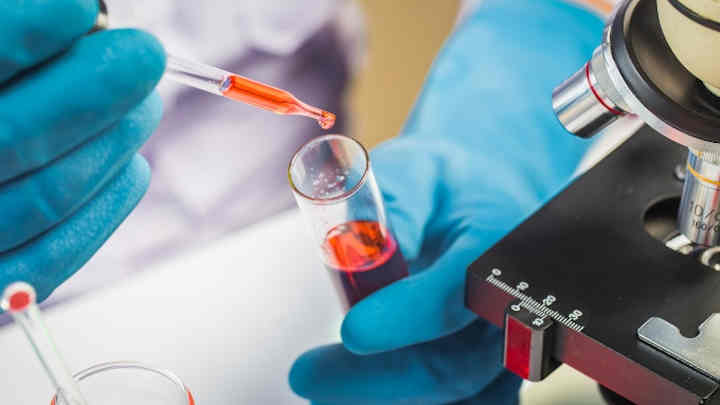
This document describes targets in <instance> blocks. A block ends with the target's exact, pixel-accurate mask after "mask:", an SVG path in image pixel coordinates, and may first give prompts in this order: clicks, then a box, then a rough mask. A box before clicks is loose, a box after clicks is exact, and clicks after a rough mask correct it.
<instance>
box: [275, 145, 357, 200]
mask: <svg viewBox="0 0 720 405" xmlns="http://www.w3.org/2000/svg"><path fill="white" fill-rule="evenodd" d="M329 139H342V140H347V141H350V142H352V143H354V144H355V145H357V146H359V147H360V150H362V152H363V156H364V158H365V168H364V169H363V174H362V177H360V180H358V182H357V183H356V184H355V185H354V186H353V187H352V188H351V189H350V190H348V191H345V192H344V193H342V194H339V195H336V196H334V197H329V198H322V197H311V196H309V195H307V194H305V193H303V192H302V191H300V189H299V188H298V187H297V186H296V185H295V182H294V181H293V176H292V168H293V166H294V164H295V162H296V161H297V159H298V158H299V157H300V154H301V152H302V151H303V150H304V149H305V148H307V147H309V146H312V145H313V144H316V143H320V142H324V141H327V140H329ZM368 173H370V154H368V151H367V149H366V148H365V146H364V145H363V144H362V143H360V142H359V141H358V140H357V139H355V138H353V137H351V136H347V135H342V134H325V135H320V136H318V137H315V138H312V139H311V140H309V141H307V142H305V143H304V144H302V146H300V147H299V148H298V150H297V151H295V153H294V154H293V157H292V159H291V160H290V164H289V165H288V180H289V181H290V187H291V188H292V190H293V192H295V193H297V194H298V195H299V196H301V197H302V198H304V199H306V200H310V201H312V202H314V203H316V204H333V203H336V202H340V201H344V200H347V199H348V198H350V197H352V196H353V194H355V193H356V192H357V191H358V190H359V189H360V188H361V187H362V186H363V184H365V182H366V181H367V177H368Z"/></svg>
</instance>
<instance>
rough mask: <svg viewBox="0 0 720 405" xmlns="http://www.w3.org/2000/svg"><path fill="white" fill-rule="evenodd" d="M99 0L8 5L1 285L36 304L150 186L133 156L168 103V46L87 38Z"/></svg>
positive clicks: (4, 11)
mask: <svg viewBox="0 0 720 405" xmlns="http://www.w3.org/2000/svg"><path fill="white" fill-rule="evenodd" d="M97 13H98V6H97V0H2V1H1V2H0V27H2V28H1V29H0V289H2V288H4V287H5V286H6V285H7V284H8V283H10V282H13V281H18V280H22V281H27V282H30V283H32V284H33V285H34V286H35V288H36V289H37V291H38V295H39V298H41V299H42V298H45V297H46V296H47V295H49V294H50V292H51V291H52V290H53V289H54V288H55V287H57V286H58V285H59V284H60V283H62V282H63V281H64V280H65V279H67V278H68V277H69V276H70V275H72V274H73V273H74V272H75V271H76V270H77V269H78V268H79V267H80V266H82V265H83V264H84V263H85V262H86V261H87V260H88V259H89V258H90V257H91V256H92V255H93V253H94V252H95V251H96V250H97V249H98V248H99V247H100V246H101V245H102V243H103V242H104V241H105V240H106V239H107V238H108V236H109V235H110V234H111V233H112V231H113V230H114V229H115V228H116V227H117V226H118V225H119V224H120V222H121V221H122V220H123V219H124V218H125V217H126V216H127V215H128V214H129V212H130V211H131V210H132V209H133V208H134V206H135V205H136V204H137V202H138V201H139V200H140V198H141V196H142V194H143V193H144V191H145V190H146V189H147V186H148V183H149V169H148V166H147V163H146V162H145V161H144V160H143V159H142V158H141V157H140V156H139V155H137V153H136V152H137V150H138V149H139V148H140V146H141V145H142V144H143V142H144V141H145V140H146V139H147V137H148V136H149V135H150V133H151V132H152V131H153V129H154V128H155V126H156V125H157V123H158V121H159V119H160V116H161V112H162V107H161V103H160V100H159V98H158V97H157V96H156V95H154V94H153V95H151V92H152V90H153V88H154V87H155V85H156V83H157V82H158V80H159V79H160V77H161V76H162V73H163V71H164V69H165V55H164V51H163V49H162V46H161V45H160V44H159V43H158V42H157V41H156V40H155V39H154V38H153V37H151V36H150V35H148V34H145V33H143V32H140V31H135V30H110V31H102V32H97V33H95V34H92V35H87V36H85V34H87V32H88V31H89V30H90V29H91V27H92V26H93V24H94V22H95V19H96V16H97Z"/></svg>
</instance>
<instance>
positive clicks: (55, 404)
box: [50, 361, 195, 405]
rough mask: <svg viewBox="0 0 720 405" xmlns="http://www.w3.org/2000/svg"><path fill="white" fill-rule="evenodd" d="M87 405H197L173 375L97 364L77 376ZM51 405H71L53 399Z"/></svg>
mask: <svg viewBox="0 0 720 405" xmlns="http://www.w3.org/2000/svg"><path fill="white" fill-rule="evenodd" d="M74 377H75V379H77V380H78V381H79V383H80V389H81V390H82V392H83V394H85V398H86V399H87V402H88V405H128V404H132V405H195V400H194V399H193V396H192V394H191V393H190V390H188V389H187V387H186V386H185V384H184V383H183V382H182V380H180V378H178V376H176V375H175V374H173V373H172V372H170V371H168V370H164V369H158V368H154V367H150V366H147V365H145V364H142V363H137V362H130V361H118V362H111V363H102V364H97V365H94V366H92V367H89V368H87V369H85V370H82V371H80V372H78V373H76V374H75V375H74ZM50 405H68V404H67V403H65V401H64V400H62V399H58V398H57V394H55V396H54V397H53V399H52V401H51V402H50Z"/></svg>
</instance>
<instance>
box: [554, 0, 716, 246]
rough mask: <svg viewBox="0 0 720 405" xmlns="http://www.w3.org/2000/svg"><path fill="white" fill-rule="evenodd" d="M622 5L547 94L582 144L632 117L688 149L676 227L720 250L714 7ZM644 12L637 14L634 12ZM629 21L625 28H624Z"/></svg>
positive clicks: (661, 1) (679, 2) (635, 0)
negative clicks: (574, 68) (579, 63)
mask: <svg viewBox="0 0 720 405" xmlns="http://www.w3.org/2000/svg"><path fill="white" fill-rule="evenodd" d="M644 3H645V2H644V1H639V0H627V1H625V2H624V3H623V4H621V5H620V6H619V7H618V8H617V10H616V11H615V13H614V14H613V15H612V17H611V18H610V20H609V22H608V24H607V27H606V29H605V32H604V35H603V39H602V43H601V44H600V46H598V48H597V49H596V50H595V52H594V54H593V56H592V58H591V59H590V61H589V62H588V63H587V64H586V65H585V66H584V67H583V68H581V69H580V70H579V71H578V72H577V73H576V74H575V75H573V76H572V77H571V78H570V79H568V80H567V81H566V82H564V83H563V84H561V85H560V86H559V87H558V88H557V89H556V90H555V91H554V93H553V96H552V100H553V108H554V110H555V113H556V115H557V117H558V119H559V120H560V122H561V123H562V125H563V126H564V127H565V128H566V129H567V130H568V131H569V132H571V133H573V134H575V135H577V136H580V137H583V138H587V137H591V136H593V135H595V134H596V133H598V132H600V131H601V130H602V129H604V128H605V127H607V126H608V125H609V124H611V123H613V122H614V121H616V120H618V119H620V118H622V117H624V116H627V115H634V116H637V117H638V118H639V119H641V120H642V121H644V122H645V123H646V124H647V125H648V126H650V127H651V128H653V129H654V130H655V131H656V132H658V133H660V134H661V135H664V136H665V137H667V138H669V139H671V140H673V141H674V142H677V143H679V144H682V145H685V146H687V147H688V148H689V157H688V161H687V167H686V171H687V173H686V176H685V185H684V189H683V194H682V199H681V205H680V211H679V213H678V228H679V230H680V232H681V233H682V234H683V235H684V236H685V237H687V238H688V239H689V241H690V242H692V243H696V244H699V245H704V246H715V245H718V244H720V107H719V105H720V2H719V1H717V0H657V1H656V2H655V3H656V7H647V6H645V4H644ZM641 5H642V6H643V7H639V6H641ZM631 22H632V23H631Z"/></svg>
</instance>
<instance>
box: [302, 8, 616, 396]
mask: <svg viewBox="0 0 720 405" xmlns="http://www.w3.org/2000/svg"><path fill="white" fill-rule="evenodd" d="M602 25H603V24H602V22H601V21H600V19H599V18H597V17H595V16H593V15H591V14H590V13H588V12H586V11H583V10H581V9H579V8H577V7H575V6H571V5H568V4H565V3H563V2H561V1H558V0H512V1H501V0H486V1H484V2H482V3H481V5H480V6H479V8H478V9H477V10H476V11H475V12H474V13H473V14H472V15H471V16H469V17H468V18H467V19H466V20H465V21H464V22H463V23H462V25H461V26H460V28H459V29H458V31H457V32H456V33H455V34H454V35H453V36H452V37H451V39H450V40H449V42H448V43H447V45H446V47H445V49H444V50H443V51H442V53H441V55H440V56H439V58H438V60H437V62H436V64H435V66H434V67H433V69H432V72H431V74H430V76H429V78H428V80H427V83H426V86H425V89H424V91H423V94H422V96H421V98H420V101H419V102H418V104H417V106H416V108H415V111H414V113H413V114H412V116H411V119H410V121H409V123H408V125H407V127H406V129H405V130H404V134H403V135H401V136H400V137H398V138H396V139H393V140H391V141H389V142H387V143H385V144H384V145H382V146H380V147H378V148H377V149H375V150H374V151H373V153H372V159H373V166H374V169H375V173H376V175H377V178H378V180H379V183H380V187H381V189H382V190H383V191H384V192H385V201H386V203H387V208H388V211H389V216H390V219H391V222H392V224H393V225H394V228H395V231H396V234H397V237H398V240H399V243H400V246H401V248H402V251H403V254H404V255H405V257H406V258H407V259H408V260H409V261H410V265H411V272H412V273H413V274H412V275H411V276H410V277H408V278H406V279H403V280H401V281H399V282H396V283H394V284H392V285H390V286H388V287H386V288H384V289H382V290H380V291H378V292H376V293H375V294H373V295H371V296H369V297H368V298H366V299H365V300H363V301H361V302H360V303H358V304H356V305H355V306H354V307H353V308H352V309H351V310H350V312H349V313H348V314H347V316H346V317H345V320H344V322H343V325H342V340H343V344H344V345H330V346H324V347H320V348H316V349H314V350H311V351H309V352H307V353H305V354H303V355H302V356H301V357H300V358H299V359H298V360H297V361H296V362H295V364H294V365H293V368H292V370H291V372H290V385H291V387H292V388H293V390H294V391H295V392H296V393H298V394H299V395H301V396H303V397H305V398H308V399H310V400H311V401H312V403H313V404H322V405H340V404H343V405H344V404H358V405H359V404H363V405H375V404H393V405H400V404H422V405H432V404H448V403H454V404H493V405H498V404H499V405H502V404H514V403H516V402H517V400H518V394H517V389H518V386H519V383H520V381H519V379H518V378H516V377H514V376H512V375H510V374H509V373H508V372H505V371H502V366H501V364H500V360H501V346H502V336H501V331H500V330H499V329H498V328H496V327H494V326H492V325H490V324H488V323H486V322H485V321H483V320H478V319H477V318H476V316H474V315H473V313H471V312H470V311H469V310H467V309H466V308H465V306H464V284H465V272H466V268H467V266H468V265H469V264H470V263H471V262H472V261H473V260H474V259H476V258H477V257H478V256H480V255H481V254H482V253H483V252H484V251H485V250H487V249H488V248H489V247H490V246H492V245H493V244H494V243H495V242H497V241H498V240H499V239H500V238H502V237H503V236H504V235H505V234H507V233H508V232H509V231H510V230H512V229H513V228H514V227H515V226H516V225H518V224H519V223H520V222H522V221H523V220H524V219H525V218H526V217H528V216H529V215H530V214H531V213H532V212H533V211H534V210H536V209H537V208H539V207H540V206H541V205H542V204H543V202H545V201H547V200H548V199H550V198H551V197H552V196H553V195H554V194H555V193H557V192H558V191H559V190H560V189H561V188H563V186H565V185H566V184H567V183H568V181H569V179H570V177H571V175H572V173H573V171H574V169H575V167H576V165H577V163H578V161H579V159H580V158H581V156H582V155H583V153H584V151H585V150H586V147H587V145H588V143H587V141H583V140H580V139H578V138H575V137H573V136H572V135H570V134H568V133H566V132H565V131H564V130H563V129H562V128H561V126H560V124H559V123H558V122H557V121H556V119H555V117H554V114H553V112H552V108H551V103H550V95H551V92H552V89H553V87H554V86H555V85H557V84H559V83H560V82H561V81H562V80H563V79H565V78H566V77H568V76H569V75H570V74H572V73H573V72H574V71H575V70H577V68H578V66H582V64H583V63H584V62H585V61H586V60H587V59H588V58H589V57H590V55H591V54H592V51H593V48H594V47H595V46H596V45H597V44H598V43H599V42H600V39H601V33H602ZM518 254H522V253H521V252H518Z"/></svg>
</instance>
